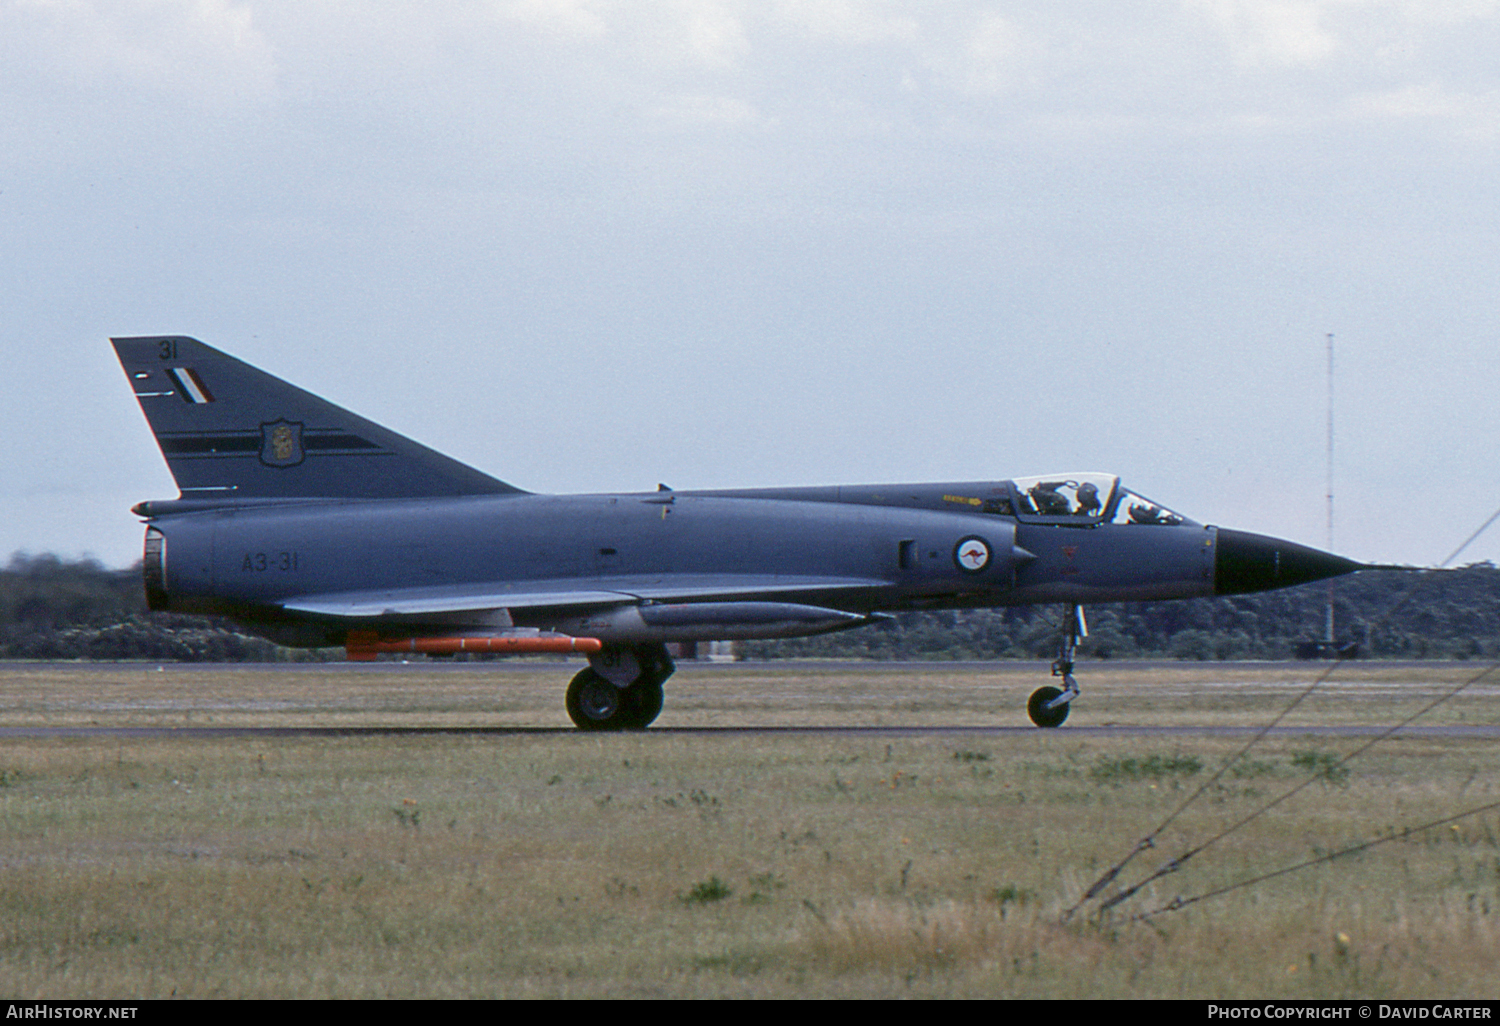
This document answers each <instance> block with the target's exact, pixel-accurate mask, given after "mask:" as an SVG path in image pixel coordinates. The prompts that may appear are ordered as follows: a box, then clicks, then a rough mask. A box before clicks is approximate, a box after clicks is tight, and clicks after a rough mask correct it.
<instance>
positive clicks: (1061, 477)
mask: <svg viewBox="0 0 1500 1026" xmlns="http://www.w3.org/2000/svg"><path fill="white" fill-rule="evenodd" d="M1010 484H1011V487H1012V488H1013V489H1014V491H1013V501H1014V503H1015V513H1016V517H1017V518H1018V519H1019V520H1021V521H1023V522H1033V523H1048V524H1059V523H1062V524H1100V523H1106V524H1144V525H1154V526H1165V527H1176V526H1179V525H1181V524H1193V523H1194V521H1192V520H1189V519H1188V518H1187V517H1185V516H1183V515H1182V514H1180V513H1174V512H1172V511H1171V510H1169V509H1167V507H1165V506H1163V505H1161V504H1160V503H1156V502H1152V501H1151V500H1150V499H1148V498H1146V497H1145V496H1143V495H1137V494H1136V493H1135V492H1132V491H1131V490H1130V489H1128V488H1124V487H1122V486H1121V485H1120V479H1119V477H1117V476H1116V475H1114V474H1093V473H1089V474H1041V475H1038V476H1037V477H1018V478H1016V479H1015V480H1013V481H1011V482H1010Z"/></svg>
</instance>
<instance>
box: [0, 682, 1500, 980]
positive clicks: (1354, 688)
mask: <svg viewBox="0 0 1500 1026" xmlns="http://www.w3.org/2000/svg"><path fill="white" fill-rule="evenodd" d="M570 669H571V668H570V667H564V666H561V665H558V664H542V663H538V664H532V665H530V666H525V667H514V666H507V667H505V668H496V667H494V666H492V665H487V664H461V665H456V666H429V665H425V664H413V665H411V666H399V665H393V664H376V665H373V666H361V667H326V666H324V667H308V668H300V667H274V668H267V667H254V668H228V667H208V668H204V667H190V666H171V665H169V666H165V667H162V668H161V669H160V670H158V668H157V667H156V666H155V665H129V666H84V665H37V664H30V665H17V666H0V727H19V726H49V727H59V728H68V727H84V726H94V725H97V726H111V727H220V726H227V727H233V726H269V727H286V728H302V727H351V728H395V729H392V730H388V731H382V730H374V731H369V730H358V731H351V732H349V733H346V734H333V735H329V734H312V735H309V734H305V733H296V732H288V733H285V734H277V733H274V732H264V731H263V732H253V733H252V732H247V733H232V732H231V733H212V732H200V731H193V730H185V731H182V732H181V733H180V734H176V735H174V734H171V733H161V732H143V733H141V734H130V733H128V732H111V733H107V734H91V733H80V734H76V735H72V734H67V733H59V734H49V735H46V736H31V735H25V734H14V733H12V734H10V735H7V736H4V737H3V738H0V824H3V826H0V830H3V845H0V863H3V866H4V876H3V883H0V990H3V991H4V993H5V995H6V996H8V997H17V998H34V997H84V996H87V997H118V998H128V997H142V998H144V997H166V996H171V995H176V996H180V997H241V996H245V997H376V996H381V997H384V996H396V997H404V996H409V997H510V996H516V997H522V996H528V997H559V996H578V997H583V996H613V997H625V996H641V997H663V996H668V997H686V996H763V997H823V996H855V997H877V996H951V997H959V996H972V997H1006V996H1021V997H1126V996H1136V997H1204V998H1206V997H1345V996H1359V997H1387V998H1394V997H1442V998H1456V997H1489V998H1494V997H1497V996H1500V983H1497V982H1496V978H1495V977H1496V974H1495V972H1494V968H1493V967H1494V951H1495V950H1496V948H1497V942H1500V936H1497V935H1500V817H1497V816H1496V815H1495V814H1494V813H1493V812H1491V813H1486V814H1483V815H1480V816H1477V817H1472V818H1469V819H1465V820H1463V821H1461V822H1459V823H1456V824H1453V825H1452V826H1445V827H1443V828H1441V829H1438V830H1434V831H1429V832H1427V833H1424V834H1421V835H1411V836H1406V837H1398V838H1397V839H1394V840H1392V841H1391V842H1389V843H1387V844H1383V845H1381V846H1380V847H1376V848H1373V849H1370V850H1369V851H1366V852H1364V853H1362V854H1360V855H1357V856H1353V857H1350V858H1348V859H1342V860H1339V861H1337V862H1334V863H1331V864H1327V865H1323V866H1319V867H1316V868H1313V869H1309V870H1306V871H1303V872H1300V873H1296V874H1293V875H1290V876H1286V877H1282V878H1279V879H1276V880H1272V881H1268V882H1265V883H1262V884H1259V885H1256V886H1253V887H1247V888H1243V889H1240V890H1237V891H1234V892H1231V893H1229V894H1227V895H1225V896H1223V897H1220V898H1215V899H1211V900H1207V901H1204V902H1201V903H1198V904H1194V905H1192V906H1191V907H1189V908H1187V909H1184V910H1182V911H1179V912H1173V913H1167V914H1164V915H1160V916H1157V917H1154V918H1153V920H1152V921H1151V922H1150V923H1141V922H1131V921H1129V920H1128V919H1127V918H1125V917H1124V916H1117V917H1115V918H1112V919H1109V920H1106V921H1104V922H1098V921H1094V920H1086V919H1084V918H1083V917H1078V918H1076V919H1075V920H1073V921H1072V922H1070V923H1068V924H1067V925H1063V924H1061V923H1060V922H1059V920H1060V918H1061V914H1062V912H1063V911H1064V910H1065V909H1066V908H1067V907H1068V906H1069V905H1070V904H1072V902H1073V901H1074V900H1075V899H1076V898H1077V896H1078V895H1079V893H1080V892H1081V891H1082V889H1083V888H1084V887H1086V886H1087V885H1088V884H1089V883H1090V882H1091V881H1092V880H1093V879H1094V878H1095V877H1096V876H1097V875H1098V873H1100V872H1101V871H1102V870H1103V869H1104V868H1106V867H1107V866H1108V865H1110V864H1111V863H1112V862H1114V861H1115V860H1116V859H1117V858H1119V857H1120V856H1122V855H1123V854H1124V853H1125V852H1126V851H1127V850H1128V849H1129V848H1130V847H1131V846H1132V845H1133V844H1134V843H1135V842H1136V841H1137V840H1138V839H1139V838H1140V837H1141V836H1142V835H1143V834H1144V833H1145V832H1146V831H1148V830H1150V829H1151V828H1152V827H1154V826H1155V825H1156V824H1157V823H1159V822H1160V821H1161V820H1162V819H1163V818H1164V817H1165V816H1166V815H1167V813H1168V812H1170V811H1171V810H1172V809H1174V808H1175V807H1176V806H1177V805H1178V804H1180V802H1181V801H1182V800H1183V798H1184V797H1186V796H1187V795H1188V794H1189V793H1191V792H1192V791H1193V790H1195V789H1196V788H1197V787H1199V785H1201V784H1202V783H1203V782H1204V781H1206V780H1207V779H1208V777H1209V776H1210V774H1211V773H1212V772H1213V771H1214V770H1215V769H1216V768H1217V767H1218V765H1219V764H1220V763H1221V762H1222V760H1223V759H1224V758H1225V757H1226V756H1227V755H1228V754H1229V753H1231V752H1233V751H1235V750H1237V749H1238V748H1239V747H1240V746H1241V745H1243V743H1244V739H1243V738H1241V737H1224V736H1200V735H1198V734H1177V735H1157V736H1152V735H1150V734H1144V733H1126V734H1119V735H1113V734H1104V733H1098V732H1090V731H1088V730H1078V729H1070V727H1064V728H1062V729H1061V730H1057V731H1038V730H1016V731H1005V732H985V731H974V730H972V729H968V728H974V727H994V726H1004V727H1019V726H1021V725H1022V724H1023V723H1024V713H1023V712H1022V711H1021V708H1022V704H1023V703H1024V700H1025V696H1026V694H1027V692H1028V691H1029V690H1030V689H1031V688H1032V687H1034V686H1036V684H1038V683H1040V682H1041V676H1042V674H1044V672H1045V671H1039V670H1038V669H1037V667H1036V666H1035V665H1029V666H1021V665H1003V666H999V667H984V668H975V667H972V666H966V665H963V664H955V665H953V666H951V667H932V666H922V667H888V666H878V667H869V668H850V667H848V666H841V665H839V666H828V667H818V666H807V665H799V666H793V667H778V666H775V665H771V666H765V665H762V666H744V667H740V666H736V667H727V668H710V667H704V668H698V667H684V668H683V669H682V670H681V671H680V672H679V674H678V675H677V677H675V678H673V680H672V682H671V683H670V684H669V686H668V701H667V710H666V712H665V713H664V714H663V716H662V719H661V720H660V721H659V724H660V726H661V727H662V728H665V729H661V730H653V731H649V732H646V733H644V734H634V735H617V736H600V735H585V734H578V733H574V732H564V731H550V730H545V729H528V728H546V727H562V726H564V725H565V724H566V718H565V716H564V714H563V713H562V710H561V692H562V689H563V687H564V686H565V684H566V681H567V677H568V674H569V671H570ZM1318 669H1321V668H1320V667H1312V668H1309V667H1308V666H1306V665H1300V666H1280V665H1265V666H1256V667H1252V666H1236V665H1214V664H1207V665H1203V664H1198V665H1182V664H1169V665H1166V666H1163V667H1139V666H1109V665H1107V664H1094V665H1090V666H1089V667H1088V668H1087V671H1086V675H1085V677H1084V687H1085V692H1084V700H1083V703H1082V704H1080V705H1079V706H1078V709H1077V711H1076V712H1075V713H1074V723H1075V724H1076V725H1077V726H1079V727H1088V726H1091V725H1100V724H1106V723H1112V724H1121V725H1150V724H1158V723H1161V724H1172V725H1180V726H1195V725H1196V726H1212V725H1218V724H1240V725H1250V724H1259V723H1262V722H1265V721H1267V720H1269V719H1270V717H1271V716H1273V715H1275V713H1276V712H1277V711H1279V710H1280V708H1281V707H1282V706H1283V705H1284V704H1285V702H1286V701H1287V700H1288V699H1289V697H1290V696H1291V695H1292V694H1294V693H1295V691H1296V689H1297V688H1298V687H1299V686H1301V685H1305V684H1306V682H1307V681H1308V680H1310V677H1309V673H1312V672H1316V671H1317V670H1318ZM1482 669H1483V667H1480V666H1477V665H1474V664H1433V665H1427V666H1412V665H1409V664H1408V665H1405V666H1392V665H1383V664H1378V663H1371V664H1360V665H1356V666H1352V667H1348V668H1341V669H1340V670H1339V672H1338V673H1337V674H1336V675H1335V677H1334V678H1333V680H1331V681H1330V683H1329V685H1328V686H1327V691H1326V694H1320V696H1319V697H1317V698H1316V699H1314V700H1311V701H1309V702H1307V703H1305V704H1304V706H1303V707H1302V708H1300V709H1299V710H1298V711H1297V712H1296V713H1295V714H1294V715H1293V717H1291V719H1290V720H1289V721H1288V722H1289V724H1291V725H1293V726H1296V727H1302V728H1312V727H1323V726H1329V725H1360V726H1368V725H1372V724H1385V723H1389V722H1392V721H1394V720H1395V719H1399V718H1400V717H1402V716H1403V715H1406V714H1408V713H1409V712H1411V711H1414V710H1415V709H1416V708H1417V707H1418V706H1419V705H1420V703H1421V702H1422V701H1424V699H1425V698H1430V697H1431V696H1434V695H1436V694H1439V693H1441V691H1442V690H1443V689H1445V688H1446V687H1451V686H1452V684H1453V683H1456V682H1459V681H1462V680H1464V679H1467V678H1469V677H1472V676H1474V675H1475V674H1476V673H1477V672H1479V671H1480V670H1482ZM1422 722H1423V723H1427V722H1432V723H1447V724H1468V725H1479V724H1495V723H1497V722H1500V688H1497V687H1496V686H1495V682H1494V679H1493V678H1490V679H1487V680H1486V681H1484V682H1481V683H1479V684H1476V685H1474V686H1473V687H1471V688H1469V689H1468V690H1467V691H1466V692H1465V693H1464V694H1463V695H1461V696H1460V697H1459V698H1457V699H1455V700H1454V701H1453V702H1452V703H1450V704H1448V705H1446V706H1444V707H1443V708H1441V709H1440V710H1439V711H1438V712H1437V713H1436V714H1434V715H1433V716H1432V717H1430V718H1429V719H1424V720H1423V721H1422ZM798 725H825V726H834V727H847V728H850V729H848V730H847V731H843V732H802V731H788V730H748V731H743V730H735V731H714V730H673V729H671V728H674V727H679V728H680V727H690V728H700V727H701V728H712V727H760V726H765V727H787V726H798ZM898 726H900V727H905V726H918V727H925V728H928V729H925V730H923V731H921V732H882V731H878V730H875V731H872V730H869V729H859V728H871V727H898ZM411 727H426V728H436V727H453V728H472V727H490V728H496V729H494V730H492V731H489V732H484V731H475V730H472V729H453V730H437V729H428V730H411V731H408V730H403V729H402V728H411ZM945 727H952V728H961V729H954V730H945V729H943V728H945ZM509 728H516V729H509ZM1367 736H1368V735H1365V736H1332V737H1331V736H1327V735H1314V734H1299V733H1291V734H1285V735H1278V736H1277V737H1275V738H1274V739H1272V740H1271V741H1268V742H1265V743H1263V744H1262V745H1261V746H1260V747H1258V748H1257V749H1256V750H1255V751H1254V752H1253V753H1251V755H1250V757H1249V758H1248V759H1247V760H1246V761H1245V762H1244V763H1243V764H1241V765H1240V766H1239V767H1238V769H1237V771H1235V772H1231V773H1229V774H1226V775H1225V777H1224V778H1223V779H1222V780H1221V781H1220V782H1219V783H1218V784H1217V785H1215V786H1214V787H1213V788H1211V789H1210V790H1209V792H1208V793H1206V794H1205V795H1204V796H1203V798H1202V799H1200V800H1199V801H1198V802H1197V803H1195V804H1194V805H1193V806H1192V807H1191V808H1190V809H1189V811H1188V812H1186V813H1185V814H1184V815H1183V816H1182V817H1181V818H1180V819H1178V820H1177V821H1176V822H1175V823H1174V824H1173V825H1172V826H1171V827H1170V828H1168V829H1167V830H1166V831H1165V833H1164V834H1163V835H1162V838H1161V844H1160V847H1159V849H1158V850H1157V851H1155V852H1148V853H1146V854H1145V855H1143V856H1142V857H1141V858H1140V859H1138V860H1137V864H1134V865H1133V866H1132V868H1131V870H1130V871H1129V872H1130V873H1136V872H1137V870H1139V871H1140V872H1142V873H1144V872H1148V871H1150V870H1152V869H1154V868H1155V867H1156V866H1158V865H1160V864H1161V862H1162V861H1163V859H1165V858H1167V857H1170V856H1172V855H1176V854H1180V853H1181V851H1183V850H1185V849H1186V848H1188V847H1190V846H1192V845H1193V844H1196V843H1198V842H1201V841H1203V840H1204V839H1206V838H1208V837H1211V836H1213V835H1214V834H1215V833H1217V832H1218V831H1220V830H1221V829H1223V828H1224V827H1225V826H1227V825H1229V824H1231V823H1233V822H1235V821H1237V820H1238V819H1240V818H1242V817H1243V816H1244V815H1245V814H1247V813H1249V812H1251V811H1253V810H1254V809H1256V808H1258V807H1260V806H1261V805H1262V804H1264V803H1265V802H1266V801H1268V800H1269V799H1271V798H1273V797H1275V796H1276V795H1278V794H1280V793H1281V792H1282V791H1284V790H1286V789H1288V788H1289V787H1291V786H1294V785H1295V784H1296V783H1298V782H1300V781H1301V780H1303V779H1305V777H1306V776H1307V773H1308V771H1309V770H1311V771H1318V770H1323V771H1325V772H1326V771H1328V770H1329V768H1330V767H1331V766H1333V765H1334V763H1335V762H1336V760H1337V757H1338V756H1339V755H1340V754H1342V753H1343V752H1346V751H1349V750H1352V749H1353V748H1354V747H1356V746H1357V745H1359V744H1361V743H1363V741H1364V740H1365V737H1367ZM1497 763H1500V744H1497V742H1496V740H1495V739H1494V738H1492V737H1481V738H1475V737H1464V736H1458V737H1427V736H1423V737H1407V738H1401V739H1395V740H1391V741H1388V742H1384V743H1382V744H1381V745H1379V746H1378V747H1377V748H1376V749H1375V750H1374V751H1372V752H1371V753H1369V754H1367V755H1365V756H1362V757H1360V758H1359V759H1358V760H1356V761H1355V762H1353V763H1351V764H1350V765H1349V766H1348V767H1347V771H1346V772H1339V771H1334V772H1333V773H1331V774H1328V775H1327V776H1325V777H1324V778H1322V779H1320V780H1319V781H1318V782H1317V783H1315V784H1314V785H1313V786H1311V787H1309V788H1307V789H1306V790H1304V791H1303V792H1301V793H1300V794H1298V795H1297V796H1296V797H1294V798H1293V799H1291V800H1289V801H1287V802H1285V803H1283V804H1282V805H1279V806H1277V807H1276V808H1275V809H1273V810H1272V811H1271V812H1269V813H1267V814H1266V815H1263V816H1261V817H1259V818H1258V819H1256V820H1254V821H1253V822H1252V823H1251V824H1250V825H1249V826H1247V827H1245V828H1243V829H1241V830H1239V831H1237V832H1235V833H1234V834H1231V835H1230V836H1229V837H1228V838H1226V839H1225V840H1224V841H1222V842H1220V843H1218V844H1216V845H1214V846H1213V847H1212V848H1211V849H1209V850H1208V851H1205V852H1204V853H1202V854H1200V855H1198V856H1197V857H1195V858H1194V859H1193V860H1192V861H1191V862H1190V863H1189V864H1188V866H1187V867H1186V868H1184V869H1183V870H1182V871H1181V872H1180V873H1177V874H1174V875H1172V876H1169V877H1166V878H1165V879H1163V880H1161V881H1159V882H1157V883H1156V884H1153V885H1152V886H1151V887H1149V888H1147V889H1146V890H1145V891H1143V892H1142V894H1141V896H1140V897H1141V898H1142V899H1143V900H1140V901H1135V902H1132V903H1131V904H1129V905H1127V906H1122V908H1121V909H1120V911H1122V912H1125V911H1136V910H1140V909H1152V908H1157V907H1160V906H1161V905H1163V904H1165V903H1166V902H1167V901H1169V900H1170V899H1171V898H1172V897H1173V896H1175V895H1182V896H1189V897H1190V896H1193V895H1196V894H1201V893H1203V892H1205V891H1207V890H1210V889H1212V888H1214V887H1218V886H1222V885H1225V884H1228V883H1233V882H1235V881H1238V880H1243V879H1246V878H1248V877H1250V876H1253V875H1256V874H1258V873H1264V872H1269V871H1271V870H1274V869H1276V868H1279V867H1281V866H1284V865H1289V864H1291V863H1294V862H1297V861H1301V860H1304V859H1307V858H1311V857H1315V856H1317V855H1319V854H1322V853H1326V852H1328V851H1331V850H1335V849H1338V848H1341V847H1344V846H1346V845H1349V844H1354V843H1359V842H1363V841H1367V840H1370V839H1373V838H1376V837H1379V836H1383V835H1387V834H1389V833H1390V832H1391V831H1392V830H1393V829H1399V828H1400V827H1401V826H1403V825H1409V824H1414V823H1419V822H1424V821H1428V820H1432V819H1437V818H1439V817H1442V816H1445V815H1448V814H1451V813H1453V812H1457V811H1459V810H1462V809H1465V808H1469V807H1473V806H1477V805H1483V804H1486V803H1489V802H1494V801H1497V800H1500V793H1497V792H1500V786H1497V784H1500V774H1497V770H1500V766H1497ZM1135 878H1138V875H1137V876H1136V877H1135Z"/></svg>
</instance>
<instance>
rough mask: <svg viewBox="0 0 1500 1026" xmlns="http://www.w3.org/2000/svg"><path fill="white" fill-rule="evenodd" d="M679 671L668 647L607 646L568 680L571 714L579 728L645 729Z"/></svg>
mask: <svg viewBox="0 0 1500 1026" xmlns="http://www.w3.org/2000/svg"><path fill="white" fill-rule="evenodd" d="M676 669H677V667H676V666H675V665H674V664H673V662H672V657H671V656H669V655H667V648H666V646H665V645H661V644H655V645H606V646H604V648H603V649H602V650H601V651H599V652H597V653H595V654H594V655H591V656H589V666H588V669H586V670H580V671H578V673H577V674H576V675H574V677H573V680H572V681H571V682H570V683H569V684H568V699H567V705H568V718H569V719H571V720H572V721H573V723H574V725H575V726H577V727H578V729H579V730H644V729H646V727H648V726H650V725H651V723H652V721H653V720H655V719H656V717H657V716H659V715H660V714H661V707H662V698H663V696H662V687H661V686H662V683H663V682H664V681H665V680H666V679H667V678H668V677H670V676H672V672H673V671H674V670H676Z"/></svg>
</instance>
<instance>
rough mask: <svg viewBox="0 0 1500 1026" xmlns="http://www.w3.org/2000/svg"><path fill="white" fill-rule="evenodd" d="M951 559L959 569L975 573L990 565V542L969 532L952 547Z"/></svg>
mask: <svg viewBox="0 0 1500 1026" xmlns="http://www.w3.org/2000/svg"><path fill="white" fill-rule="evenodd" d="M953 560H954V562H956V563H957V564H958V568H959V569H960V570H967V571H968V572H969V573H971V574H977V573H978V572H979V571H981V570H983V569H984V568H985V567H987V566H989V565H990V544H989V542H987V541H985V540H984V539H983V538H981V537H979V535H977V534H971V535H969V537H967V538H965V539H964V540H963V541H961V542H959V543H958V545H957V547H956V548H954V550H953Z"/></svg>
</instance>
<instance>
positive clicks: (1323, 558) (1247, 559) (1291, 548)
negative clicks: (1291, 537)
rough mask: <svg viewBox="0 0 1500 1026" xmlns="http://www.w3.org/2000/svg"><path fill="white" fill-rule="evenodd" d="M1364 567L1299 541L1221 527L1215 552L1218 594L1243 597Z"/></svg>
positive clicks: (1215, 574) (1216, 591)
mask: <svg viewBox="0 0 1500 1026" xmlns="http://www.w3.org/2000/svg"><path fill="white" fill-rule="evenodd" d="M1363 565H1364V564H1362V563H1356V562H1355V561H1354V560H1352V559H1345V558H1344V557H1343V556H1335V555H1333V554H1332V553H1331V552H1324V551H1322V550H1321V549H1314V548H1309V547H1308V546H1306V545H1298V544H1296V543H1295V542H1289V541H1282V540H1281V539H1280V538H1269V537H1267V536H1266V535H1263V534H1250V533H1249V532H1247V531H1230V530H1228V529H1226V528H1223V527H1221V528H1219V541H1218V545H1217V546H1216V547H1215V552H1214V593H1215V594H1217V595H1243V594H1244V593H1245V592H1249V591H1270V590H1271V589H1272V588H1290V587H1291V586H1292V585H1294V584H1306V583H1307V582H1309V581H1321V580H1323V579H1324V578H1325V577H1339V576H1341V575H1343V574H1348V573H1353V572H1354V571H1355V570H1358V569H1359V568H1360V567H1361V566H1363Z"/></svg>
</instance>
